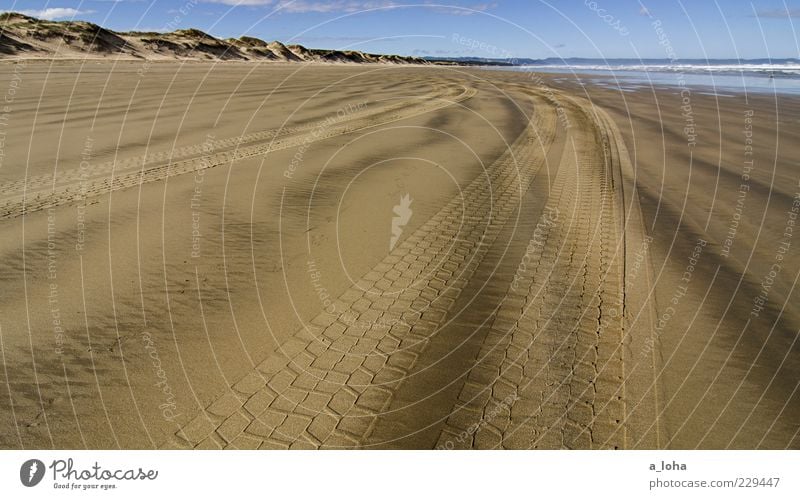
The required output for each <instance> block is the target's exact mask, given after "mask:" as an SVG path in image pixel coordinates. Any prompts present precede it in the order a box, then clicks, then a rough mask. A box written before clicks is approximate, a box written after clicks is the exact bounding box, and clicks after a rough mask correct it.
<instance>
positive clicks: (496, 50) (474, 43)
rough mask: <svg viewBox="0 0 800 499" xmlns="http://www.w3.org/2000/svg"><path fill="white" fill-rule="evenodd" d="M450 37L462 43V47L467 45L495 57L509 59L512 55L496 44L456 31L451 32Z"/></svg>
mask: <svg viewBox="0 0 800 499" xmlns="http://www.w3.org/2000/svg"><path fill="white" fill-rule="evenodd" d="M450 39H451V40H452V41H453V43H456V44H458V45H462V46H464V47H469V48H470V49H471V50H473V51H479V52H482V53H484V54H486V55H488V56H493V57H495V58H497V59H511V58H512V57H513V56H512V54H511V52H509V51H508V50H505V49H501V48H500V47H498V46H497V45H492V44H490V43H487V42H485V41H482V40H476V39H475V38H469V37H466V36H462V35H459V34H458V33H453V34H452V35H451V37H450Z"/></svg>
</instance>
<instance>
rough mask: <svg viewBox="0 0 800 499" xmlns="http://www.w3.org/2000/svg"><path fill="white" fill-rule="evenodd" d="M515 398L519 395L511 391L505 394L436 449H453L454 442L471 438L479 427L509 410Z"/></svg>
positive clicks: (461, 442) (517, 398)
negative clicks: (480, 416) (478, 418)
mask: <svg viewBox="0 0 800 499" xmlns="http://www.w3.org/2000/svg"><path fill="white" fill-rule="evenodd" d="M517 400H519V395H517V394H516V393H512V394H511V395H509V396H507V397H506V398H504V399H503V400H502V401H500V403H498V404H496V405H495V406H494V407H492V408H491V409H489V410H488V411H487V412H486V413H485V415H484V416H483V417H482V418H481V419H480V420H479V421H477V422H475V423H472V424H471V425H470V426H469V427H468V428H467V429H466V430H462V431H461V432H460V433H459V434H458V435H456V437H455V439H448V440H446V441H445V442H444V443H442V444H439V445H438V446H437V447H436V449H437V450H453V449H454V448H455V446H456V443H459V444H463V443H464V442H466V441H468V440H472V436H473V435H475V434H476V433H478V431H479V430H480V429H481V428H483V427H484V426H486V425H487V424H489V423H491V422H492V420H493V419H494V418H496V417H497V416H499V415H500V414H501V413H502V412H509V411H511V406H512V405H513V404H514V402H516V401H517Z"/></svg>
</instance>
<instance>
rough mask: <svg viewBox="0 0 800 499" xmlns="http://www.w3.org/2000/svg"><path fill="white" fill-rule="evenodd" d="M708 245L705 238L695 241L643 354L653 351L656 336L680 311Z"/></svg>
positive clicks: (646, 339) (645, 341)
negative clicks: (679, 308)
mask: <svg viewBox="0 0 800 499" xmlns="http://www.w3.org/2000/svg"><path fill="white" fill-rule="evenodd" d="M707 245H708V241H706V240H705V239H698V240H697V243H695V245H694V248H693V249H692V253H691V254H690V255H689V258H688V259H687V263H686V267H684V269H683V274H681V280H680V284H678V285H677V286H676V287H675V290H674V291H673V293H672V297H670V299H669V302H668V303H669V305H668V306H667V308H665V309H664V312H663V313H662V314H661V315H660V316H659V317H658V318H656V323H655V325H654V326H653V333H652V334H651V335H650V336H648V337H647V338H645V340H644V346H643V347H642V354H643V355H647V354H649V353H650V352H652V351H653V347H654V346H655V343H656V338H658V337H659V336H661V333H663V332H664V329H665V328H666V327H667V325H668V324H669V322H670V321H671V320H672V318H673V317H674V316H675V314H676V313H677V312H678V310H677V308H678V305H679V304H680V303H681V300H682V299H683V297H684V296H686V294H687V293H688V292H689V284H690V283H691V282H692V277H693V276H694V271H695V269H697V264H698V263H699V262H700V257H701V256H702V254H703V250H704V249H705V247H706V246H707Z"/></svg>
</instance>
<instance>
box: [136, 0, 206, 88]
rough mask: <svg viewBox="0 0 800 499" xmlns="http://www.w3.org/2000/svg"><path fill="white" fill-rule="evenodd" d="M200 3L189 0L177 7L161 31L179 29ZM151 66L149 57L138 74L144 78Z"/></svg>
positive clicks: (197, 0) (198, 0)
mask: <svg viewBox="0 0 800 499" xmlns="http://www.w3.org/2000/svg"><path fill="white" fill-rule="evenodd" d="M199 3H200V0H188V1H187V2H186V3H184V4H183V5H181V6H180V7H178V8H177V9H175V10H174V13H175V14H174V16H173V18H172V19H170V20H169V21H168V22H167V23H165V24H164V25H163V26H162V27H161V29H160V30H159V31H161V32H162V33H168V32H170V31H175V30H176V29H178V27H179V26H180V25H181V23H183V20H184V19H185V18H186V16H188V15H189V14H190V13H191V12H192V10H193V9H194V8H195V7H196V6H197V5H198V4H199ZM151 66H152V62H150V60H148V59H145V60H144V62H142V65H141V67H139V69H138V70H137V71H136V74H137V75H139V78H143V77H144V76H145V75H146V74H147V72H148V71H149V70H150V67H151Z"/></svg>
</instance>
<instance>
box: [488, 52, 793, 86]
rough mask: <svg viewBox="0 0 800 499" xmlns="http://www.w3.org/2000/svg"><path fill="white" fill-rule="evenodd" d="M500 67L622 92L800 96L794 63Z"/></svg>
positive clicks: (574, 62) (578, 62) (572, 62)
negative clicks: (583, 77) (686, 90)
mask: <svg viewBox="0 0 800 499" xmlns="http://www.w3.org/2000/svg"><path fill="white" fill-rule="evenodd" d="M495 69H499V68H495ZM503 69H506V70H509V69H510V70H513V71H535V72H547V73H560V74H564V75H568V78H571V79H574V78H577V77H579V76H580V75H591V76H592V79H591V83H593V84H598V85H603V86H608V87H612V88H616V89H619V90H621V91H635V90H639V89H641V88H650V87H670V88H673V87H678V88H681V87H687V88H694V89H700V90H704V91H708V92H713V93H715V94H720V95H725V92H733V93H742V92H748V93H762V94H763V93H775V94H800V60H798V59H771V60H770V59H754V60H745V61H738V60H730V59H712V60H705V59H703V60H685V61H671V60H668V59H648V60H630V59H608V60H603V59H566V60H557V61H556V60H551V59H547V60H543V61H541V63H537V64H530V65H524V66H515V67H514V68H508V67H506V68H503ZM565 78H567V76H565ZM587 83H588V82H587Z"/></svg>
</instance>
